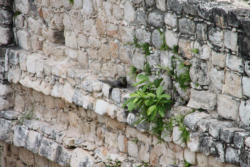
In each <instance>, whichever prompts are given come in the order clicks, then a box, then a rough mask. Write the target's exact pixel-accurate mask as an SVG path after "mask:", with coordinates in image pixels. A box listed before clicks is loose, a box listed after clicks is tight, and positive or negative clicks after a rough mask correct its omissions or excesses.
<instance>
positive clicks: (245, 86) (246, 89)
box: [242, 77, 250, 97]
mask: <svg viewBox="0 0 251 167" xmlns="http://www.w3.org/2000/svg"><path fill="white" fill-rule="evenodd" d="M242 91H243V95H244V96H247V97H250V78H248V77H243V78H242Z"/></svg>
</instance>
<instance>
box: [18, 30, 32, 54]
mask: <svg viewBox="0 0 251 167" xmlns="http://www.w3.org/2000/svg"><path fill="white" fill-rule="evenodd" d="M17 41H18V45H19V46H20V47H22V48H23V49H25V50H29V49H30V48H31V44H30V42H31V41H30V35H29V33H28V32H26V31H23V30H18V31H17Z"/></svg>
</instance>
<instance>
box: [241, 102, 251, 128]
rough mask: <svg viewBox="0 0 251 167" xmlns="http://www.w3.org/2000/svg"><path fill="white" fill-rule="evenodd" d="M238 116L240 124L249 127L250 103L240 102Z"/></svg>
mask: <svg viewBox="0 0 251 167" xmlns="http://www.w3.org/2000/svg"><path fill="white" fill-rule="evenodd" d="M239 115H240V120H241V122H243V123H244V125H246V126H249V125H250V102H249V100H247V101H241V104H240V108H239Z"/></svg>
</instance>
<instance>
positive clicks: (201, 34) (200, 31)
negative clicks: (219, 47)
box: [196, 24, 207, 41]
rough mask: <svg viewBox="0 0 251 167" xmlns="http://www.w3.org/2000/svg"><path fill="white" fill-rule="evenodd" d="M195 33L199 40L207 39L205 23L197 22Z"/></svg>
mask: <svg viewBox="0 0 251 167" xmlns="http://www.w3.org/2000/svg"><path fill="white" fill-rule="evenodd" d="M196 35H197V38H198V39H199V40H202V41H203V40H207V25H206V24H197V27H196Z"/></svg>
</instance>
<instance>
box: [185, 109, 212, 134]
mask: <svg viewBox="0 0 251 167" xmlns="http://www.w3.org/2000/svg"><path fill="white" fill-rule="evenodd" d="M207 117H209V115H208V114H206V113H204V112H194V113H191V114H188V115H187V116H186V117H185V119H184V124H185V125H186V126H187V127H188V128H190V129H191V130H196V129H197V127H198V126H197V123H198V122H199V121H200V120H201V119H203V118H207Z"/></svg>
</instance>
